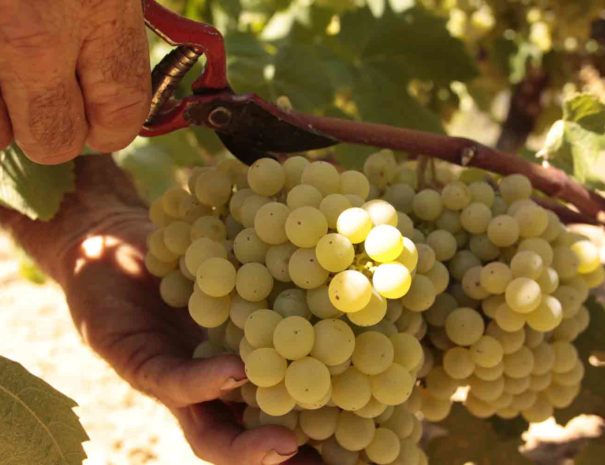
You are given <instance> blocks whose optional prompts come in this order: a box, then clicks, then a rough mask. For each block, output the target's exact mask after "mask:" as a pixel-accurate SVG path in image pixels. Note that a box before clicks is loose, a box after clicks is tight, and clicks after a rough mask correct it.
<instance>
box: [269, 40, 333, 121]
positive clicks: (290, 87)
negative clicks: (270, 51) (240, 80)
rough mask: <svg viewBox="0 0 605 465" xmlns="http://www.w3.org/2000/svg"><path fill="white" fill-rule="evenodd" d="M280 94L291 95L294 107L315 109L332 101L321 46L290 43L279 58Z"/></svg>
mask: <svg viewBox="0 0 605 465" xmlns="http://www.w3.org/2000/svg"><path fill="white" fill-rule="evenodd" d="M273 86H274V89H275V90H274V92H275V94H276V96H279V95H287V96H288V97H289V98H290V101H291V102H292V105H293V106H294V108H296V109H297V110H300V111H313V110H316V109H318V108H324V107H327V106H329V105H331V104H332V99H333V95H334V94H333V89H332V86H331V84H330V80H329V78H328V69H327V67H326V66H325V64H324V62H323V60H322V58H321V56H320V54H319V52H318V51H317V47H313V46H309V45H304V44H299V45H294V44H288V45H286V46H284V47H280V49H279V52H278V53H277V56H276V58H275V77H274V78H273Z"/></svg>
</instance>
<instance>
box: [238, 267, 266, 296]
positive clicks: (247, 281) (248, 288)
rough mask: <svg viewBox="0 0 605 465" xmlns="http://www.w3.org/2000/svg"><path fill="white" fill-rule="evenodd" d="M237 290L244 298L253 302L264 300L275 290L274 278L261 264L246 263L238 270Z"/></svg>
mask: <svg viewBox="0 0 605 465" xmlns="http://www.w3.org/2000/svg"><path fill="white" fill-rule="evenodd" d="M235 289H236V290H237V293H238V294H239V295H240V296H241V297H242V298H244V299H246V300H249V301H251V302H258V301H259V300H264V299H266V298H267V297H268V296H269V293H270V292H271V289H273V276H271V273H269V270H267V268H266V267H265V266H264V265H261V264H260V263H246V264H244V265H242V266H241V267H240V268H239V269H238V270H237V274H236V277H235Z"/></svg>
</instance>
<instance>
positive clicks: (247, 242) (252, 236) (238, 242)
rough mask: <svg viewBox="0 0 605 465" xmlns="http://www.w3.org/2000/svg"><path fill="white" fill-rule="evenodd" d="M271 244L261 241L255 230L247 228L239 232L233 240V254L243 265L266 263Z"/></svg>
mask: <svg viewBox="0 0 605 465" xmlns="http://www.w3.org/2000/svg"><path fill="white" fill-rule="evenodd" d="M268 250H269V244H267V243H266V242H264V241H263V240H261V238H260V237H259V236H258V234H257V233H256V230H255V229H254V228H246V229H243V230H242V231H240V232H239V234H238V235H237V236H235V239H234V240H233V253H234V254H235V258H237V261H239V262H240V263H242V264H245V263H252V262H257V263H264V261H265V257H266V255H267V251H268Z"/></svg>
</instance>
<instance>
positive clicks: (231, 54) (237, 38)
mask: <svg viewBox="0 0 605 465" xmlns="http://www.w3.org/2000/svg"><path fill="white" fill-rule="evenodd" d="M225 47H226V50H227V66H228V70H229V82H230V83H231V85H232V86H233V88H234V89H235V90H236V91H238V92H257V93H259V94H263V93H266V91H267V81H266V79H265V75H264V72H265V68H266V67H267V66H268V65H269V64H271V63H272V57H271V56H270V55H269V53H268V52H267V50H266V49H265V45H264V44H262V43H261V42H260V41H259V40H258V39H257V38H256V37H255V36H254V35H253V34H250V33H242V32H232V33H229V34H227V35H226V36H225Z"/></svg>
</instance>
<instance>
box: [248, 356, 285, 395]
mask: <svg viewBox="0 0 605 465" xmlns="http://www.w3.org/2000/svg"><path fill="white" fill-rule="evenodd" d="M287 368H288V364H287V363H286V360H284V358H283V357H282V356H281V355H279V354H278V353H277V351H276V350H275V349H272V348H269V347H263V348H260V349H256V350H254V351H252V352H250V353H249V354H248V356H247V357H246V363H245V370H246V377H247V378H248V379H249V380H250V382H252V383H254V384H255V385H257V386H259V387H271V386H275V385H277V384H279V383H281V382H282V381H283V379H284V377H285V376H286V369H287ZM288 392H289V390H288Z"/></svg>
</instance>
